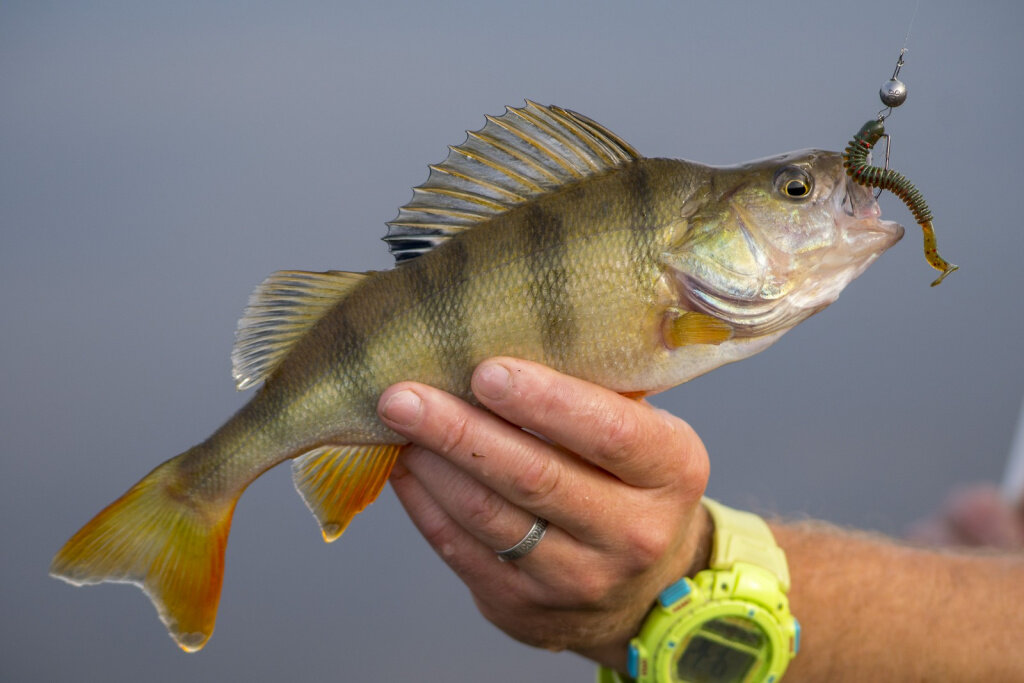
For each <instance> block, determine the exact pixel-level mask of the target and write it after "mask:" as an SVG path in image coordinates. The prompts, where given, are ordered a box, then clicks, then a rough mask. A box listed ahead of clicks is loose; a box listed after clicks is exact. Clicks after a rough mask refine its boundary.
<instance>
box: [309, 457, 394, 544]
mask: <svg viewBox="0 0 1024 683" xmlns="http://www.w3.org/2000/svg"><path fill="white" fill-rule="evenodd" d="M399 450H401V446H400V445H396V444H368V445H367V444H359V445H353V446H321V447H319V448H316V449H313V450H311V451H309V452H308V453H304V454H303V455H300V456H299V457H297V458H295V460H293V461H292V480H293V481H294V482H295V488H296V489H297V490H298V492H299V495H300V496H302V500H303V501H304V502H305V503H306V507H308V508H309V510H310V512H312V513H313V516H314V517H315V518H316V521H317V523H318V524H320V531H321V532H322V533H323V536H324V541H326V542H327V543H330V542H332V541H335V540H337V539H338V537H340V536H341V534H342V533H343V532H344V531H345V528H346V527H347V526H348V524H349V522H351V521H352V518H353V517H355V516H356V515H357V514H358V513H359V512H361V511H362V510H363V509H364V508H366V506H367V505H369V504H370V503H372V502H373V501H374V500H376V498H377V496H378V495H379V494H380V492H381V489H383V488H384V484H385V483H386V482H387V479H388V475H390V474H391V468H392V466H393V465H394V464H395V458H396V457H397V456H398V451H399Z"/></svg>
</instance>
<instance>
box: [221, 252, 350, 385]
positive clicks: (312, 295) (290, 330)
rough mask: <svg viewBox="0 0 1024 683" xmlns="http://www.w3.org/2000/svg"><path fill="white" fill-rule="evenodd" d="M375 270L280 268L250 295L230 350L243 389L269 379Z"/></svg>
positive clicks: (236, 382) (235, 372) (232, 366)
mask: <svg viewBox="0 0 1024 683" xmlns="http://www.w3.org/2000/svg"><path fill="white" fill-rule="evenodd" d="M367 275H370V273H350V272H347V271H341V270H329V271H327V272H324V273H314V272H309V271H303V270H280V271H278V272H276V273H273V274H271V275H270V276H269V277H268V278H267V279H266V280H264V281H263V282H262V283H261V284H260V285H259V286H258V287H256V289H255V290H254V291H253V293H252V295H251V296H250V297H249V305H248V306H247V307H246V309H245V313H243V314H242V317H241V319H239V321H238V329H237V331H236V332H235V345H234V348H232V350H231V374H232V376H233V377H234V379H235V386H236V387H237V388H238V390H239V391H241V390H243V389H248V388H249V387H251V386H254V385H256V384H259V383H260V382H262V381H263V380H264V379H266V378H267V377H268V376H269V375H270V373H272V372H273V371H274V369H275V368H276V367H277V366H278V365H280V363H281V360H282V359H284V357H285V356H286V355H288V352H289V351H290V350H291V348H292V346H293V345H294V344H295V342H296V341H297V340H298V339H299V338H300V337H302V336H303V335H304V334H305V333H306V332H308V331H309V329H310V328H311V327H313V325H315V324H316V323H317V321H319V320H320V319H321V318H322V317H323V316H324V314H326V313H327V311H329V310H330V309H331V308H332V307H333V306H334V305H335V304H337V303H338V302H339V301H341V300H342V299H344V298H345V297H346V296H348V294H349V292H350V291H352V288H353V287H355V285H357V284H358V283H359V282H361V281H362V280H363V279H364V278H365V277H366V276H367Z"/></svg>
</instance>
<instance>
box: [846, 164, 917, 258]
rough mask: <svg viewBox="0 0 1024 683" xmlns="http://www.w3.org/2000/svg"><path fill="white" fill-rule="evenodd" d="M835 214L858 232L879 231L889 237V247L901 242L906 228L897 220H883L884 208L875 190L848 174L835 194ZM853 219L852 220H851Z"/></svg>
mask: <svg viewBox="0 0 1024 683" xmlns="http://www.w3.org/2000/svg"><path fill="white" fill-rule="evenodd" d="M833 202H834V203H835V216H836V218H837V219H845V220H841V222H842V223H845V224H847V226H848V227H850V228H854V230H856V231H857V232H868V233H879V234H881V235H883V236H885V237H887V238H889V239H888V240H887V241H888V244H887V247H889V246H892V245H893V244H895V243H896V242H899V241H900V240H901V239H902V238H903V235H904V232H905V230H904V228H903V226H902V225H900V224H899V223H897V222H895V221H885V220H881V216H882V209H881V208H880V207H879V206H878V201H877V200H876V199H875V196H874V192H872V189H871V188H869V187H865V186H863V185H860V184H859V183H857V182H855V181H854V180H853V178H851V177H849V176H847V177H846V182H844V183H838V184H837V187H836V191H835V193H834V195H833ZM851 219H852V220H851Z"/></svg>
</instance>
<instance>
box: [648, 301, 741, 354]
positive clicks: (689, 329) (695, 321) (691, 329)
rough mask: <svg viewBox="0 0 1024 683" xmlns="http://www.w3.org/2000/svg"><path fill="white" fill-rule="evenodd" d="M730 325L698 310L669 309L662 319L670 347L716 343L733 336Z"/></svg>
mask: <svg viewBox="0 0 1024 683" xmlns="http://www.w3.org/2000/svg"><path fill="white" fill-rule="evenodd" d="M734 335H735V330H734V329H733V327H732V325H730V324H729V323H727V322H725V321H724V320H719V319H718V318H716V317H714V316H711V315H708V314H706V313H700V312H698V311H683V310H679V309H675V308H673V309H669V311H668V313H667V314H666V315H665V320H664V336H665V343H666V344H667V345H668V346H669V347H670V348H679V347H680V346H688V345H690V344H712V345H717V344H721V343H723V342H727V341H729V340H730V339H732V338H733V336H734Z"/></svg>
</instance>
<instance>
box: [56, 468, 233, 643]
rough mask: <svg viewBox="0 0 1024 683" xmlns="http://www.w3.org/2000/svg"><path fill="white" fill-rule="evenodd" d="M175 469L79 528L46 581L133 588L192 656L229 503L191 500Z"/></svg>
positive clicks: (209, 615) (216, 593) (219, 576)
mask: <svg viewBox="0 0 1024 683" xmlns="http://www.w3.org/2000/svg"><path fill="white" fill-rule="evenodd" d="M179 457H181V456H179ZM176 461H177V458H175V459H172V460H168V461H167V462H165V463H164V464H162V465H160V466H159V467H157V468H156V469H155V470H153V471H152V472H150V473H149V475H147V476H146V477H145V478H144V479H143V480H142V481H140V482H139V483H138V484H136V485H135V486H133V487H132V488H131V489H129V490H128V492H127V493H125V494H124V495H123V496H121V497H120V498H118V499H117V500H115V501H114V502H113V503H111V504H110V505H108V506H107V507H106V508H105V509H104V510H103V511H102V512H100V513H99V514H98V515H96V517H94V518H93V519H92V521H90V522H89V523H88V524H86V525H85V526H84V527H82V529H81V530H79V532H78V533H76V534H75V535H74V536H72V537H71V539H70V540H69V541H68V542H67V543H65V544H64V547H63V548H61V549H60V551H59V552H58V553H57V556H56V557H54V558H53V564H51V565H50V574H51V575H52V576H54V577H56V578H59V579H63V580H64V581H67V582H68V583H71V584H74V585H76V586H81V585H85V584H93V583H101V582H103V581H114V582H122V583H134V584H135V585H137V586H139V587H140V588H141V589H142V590H143V591H145V593H146V595H148V596H149V599H150V600H152V601H153V605H154V606H155V607H156V609H157V612H158V613H159V614H160V619H161V621H163V622H164V624H165V625H166V626H167V630H168V631H169V632H170V635H171V637H172V638H174V640H175V641H176V642H177V643H178V645H179V646H180V647H181V649H183V650H185V651H186V652H195V651H196V650H199V649H200V648H202V647H203V645H205V644H206V641H207V640H208V639H209V638H210V635H211V634H212V633H213V625H214V621H215V620H216V618H217V603H218V602H219V601H220V587H221V582H222V580H223V578H224V548H225V546H226V545H227V539H228V531H229V530H230V527H231V515H232V513H233V512H234V509H235V503H236V502H237V499H234V500H227V501H217V502H209V501H201V500H197V499H196V497H195V496H191V495H189V494H188V493H187V492H185V491H183V490H182V488H181V486H180V484H179V482H180V479H179V477H178V476H177V472H178V468H177V462H176Z"/></svg>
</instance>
